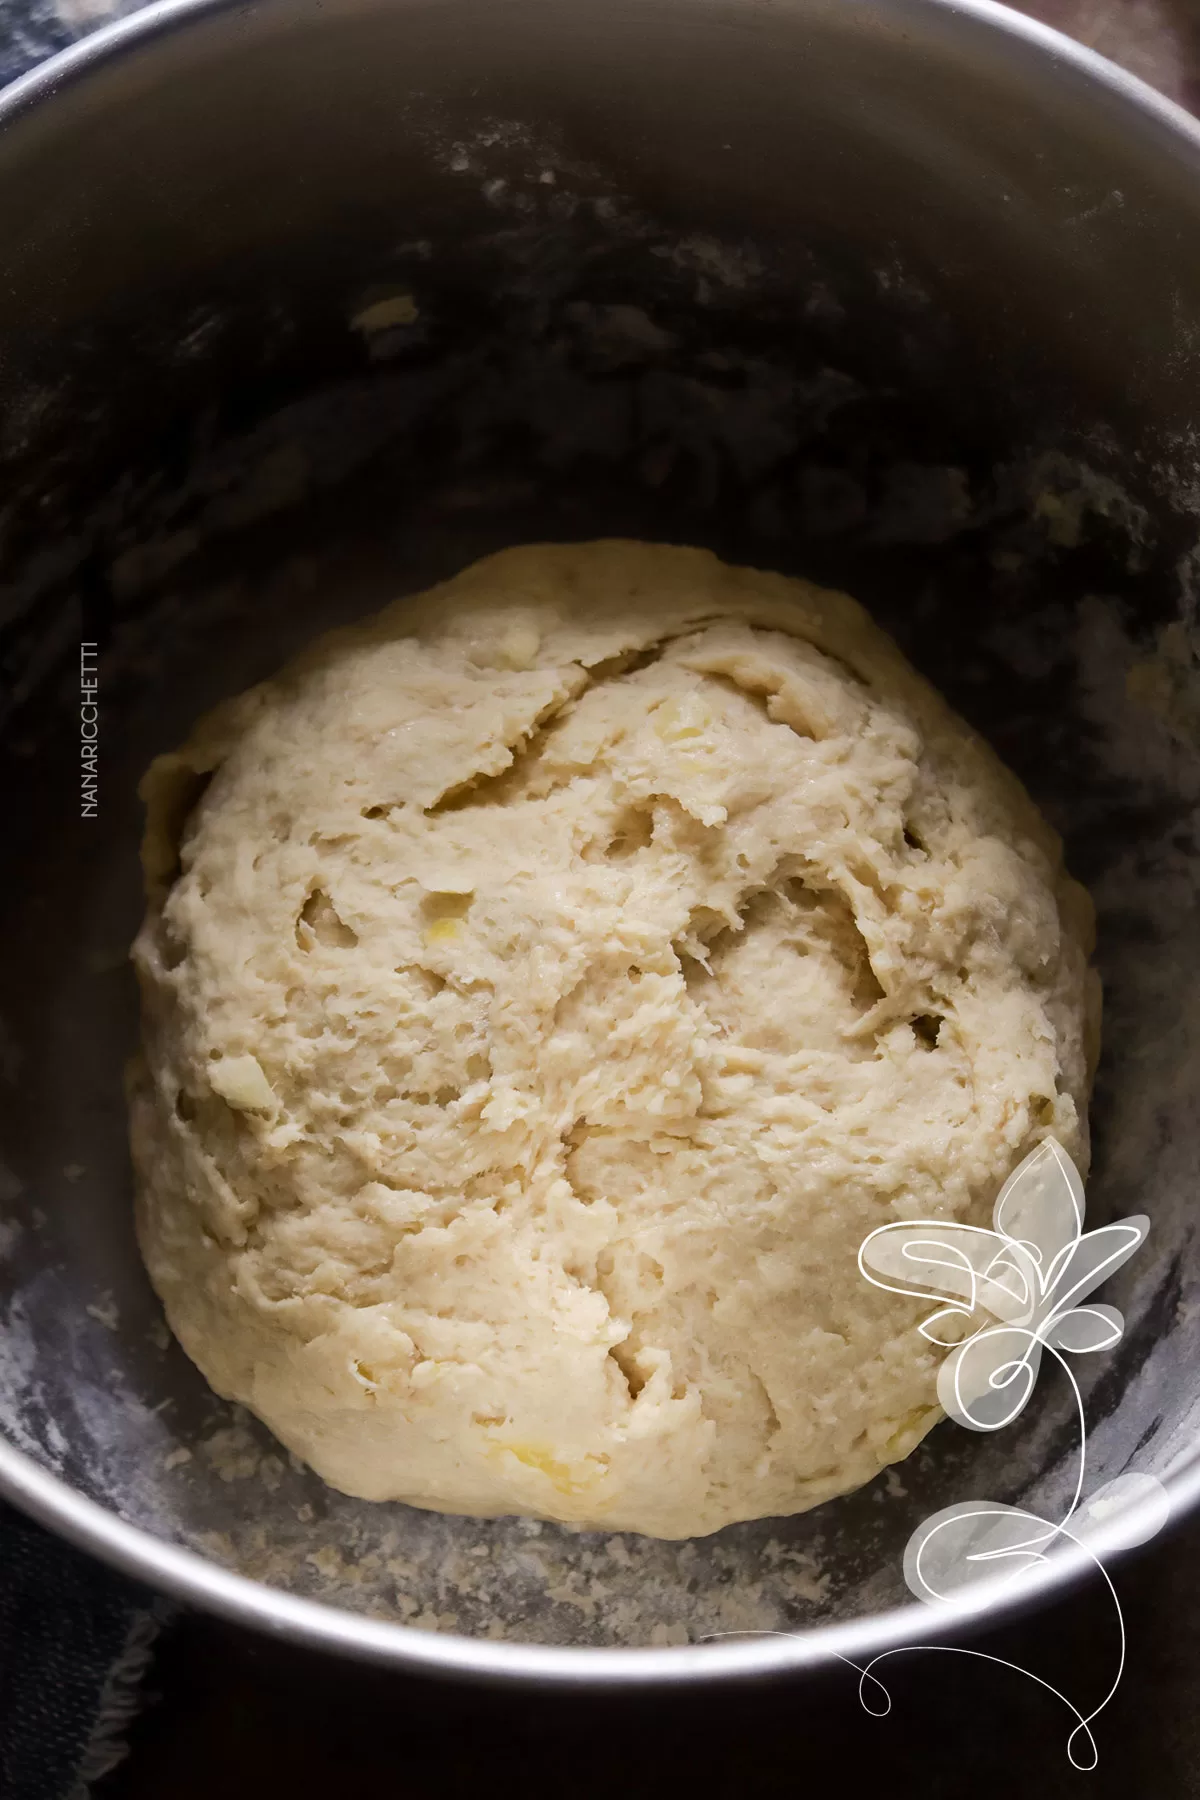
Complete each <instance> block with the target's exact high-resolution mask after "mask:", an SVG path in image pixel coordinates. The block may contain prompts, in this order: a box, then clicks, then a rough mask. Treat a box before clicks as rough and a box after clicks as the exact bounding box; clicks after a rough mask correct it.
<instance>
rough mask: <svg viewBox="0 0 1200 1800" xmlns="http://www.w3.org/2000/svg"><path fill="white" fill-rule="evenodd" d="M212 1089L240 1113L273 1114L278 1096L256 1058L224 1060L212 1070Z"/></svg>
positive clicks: (238, 1057)
mask: <svg viewBox="0 0 1200 1800" xmlns="http://www.w3.org/2000/svg"><path fill="white" fill-rule="evenodd" d="M208 1079H209V1081H210V1082H211V1083H212V1086H213V1089H214V1091H215V1092H216V1093H218V1094H220V1096H221V1098H222V1099H223V1100H228V1102H229V1104H230V1106H236V1107H237V1108H238V1110H239V1111H240V1112H272V1111H274V1108H275V1092H274V1089H273V1088H272V1086H271V1084H270V1082H269V1081H268V1080H267V1078H266V1076H265V1075H264V1074H263V1072H262V1068H261V1065H260V1064H259V1061H258V1058H257V1057H255V1056H223V1057H221V1058H220V1059H219V1061H217V1062H214V1063H213V1064H212V1065H211V1067H210V1068H209V1072H208Z"/></svg>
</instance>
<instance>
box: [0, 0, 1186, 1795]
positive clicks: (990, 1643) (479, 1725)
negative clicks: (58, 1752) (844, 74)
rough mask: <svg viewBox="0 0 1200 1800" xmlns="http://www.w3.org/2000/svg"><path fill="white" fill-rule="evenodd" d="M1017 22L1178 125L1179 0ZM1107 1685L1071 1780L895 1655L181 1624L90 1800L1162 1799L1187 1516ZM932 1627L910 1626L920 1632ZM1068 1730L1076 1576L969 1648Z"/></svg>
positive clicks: (1084, 5) (1038, 3)
mask: <svg viewBox="0 0 1200 1800" xmlns="http://www.w3.org/2000/svg"><path fill="white" fill-rule="evenodd" d="M127 10H131V8H130V7H129V5H128V4H122V3H121V0H117V4H115V5H114V4H113V3H112V0H27V3H26V4H18V5H7V6H3V7H2V8H0V79H3V78H6V77H8V76H11V75H13V74H16V73H18V72H19V71H20V69H21V68H22V67H25V66H27V65H28V64H29V63H30V62H33V61H37V60H39V59H40V57H41V56H44V55H47V54H49V53H50V52H52V51H53V50H55V49H57V48H60V47H61V46H62V45H63V44H65V43H67V42H69V41H71V39H72V38H74V37H76V36H78V35H80V34H81V33H82V32H84V31H86V30H87V29H89V28H90V27H91V26H93V25H95V24H98V23H101V22H102V21H103V19H104V18H105V17H109V16H112V14H113V13H114V12H118V11H127ZM1027 10H1029V11H1032V12H1035V13H1037V14H1038V15H1039V16H1041V17H1043V18H1044V19H1046V20H1047V22H1049V23H1051V24H1054V25H1056V26H1058V27H1059V28H1060V29H1063V30H1066V31H1070V32H1072V33H1073V34H1074V35H1075V36H1077V37H1078V38H1080V39H1081V40H1082V41H1084V42H1086V43H1089V44H1091V45H1092V46H1093V47H1095V48H1096V49H1098V50H1101V51H1102V52H1104V53H1105V54H1107V55H1109V56H1111V57H1113V58H1114V59H1115V60H1117V61H1119V62H1122V63H1124V64H1125V65H1126V66H1127V67H1130V68H1131V69H1133V70H1134V72H1135V73H1137V74H1139V75H1141V76H1142V77H1143V78H1145V79H1147V80H1150V81H1152V82H1154V83H1155V84H1156V85H1157V86H1158V87H1160V88H1161V89H1162V90H1163V91H1164V92H1165V93H1167V94H1169V95H1170V97H1171V98H1173V99H1175V100H1178V101H1181V102H1182V103H1184V104H1186V105H1191V106H1192V107H1193V108H1196V109H1197V110H1200V0H1035V3H1032V4H1030V5H1029V6H1028V7H1027ZM1115 1585H1116V1589H1117V1593H1118V1596H1119V1598H1120V1601H1121V1604H1122V1607H1123V1610H1124V1614H1125V1623H1126V1629H1127V1633H1128V1666H1127V1670H1126V1674H1125V1678H1124V1680H1123V1682H1122V1683H1121V1686H1120V1687H1119V1689H1118V1691H1117V1694H1116V1696H1115V1697H1114V1699H1113V1700H1112V1702H1111V1703H1110V1704H1109V1705H1108V1706H1107V1707H1106V1708H1105V1710H1104V1711H1103V1712H1102V1713H1101V1714H1100V1716H1099V1718H1098V1719H1097V1720H1096V1723H1095V1735H1096V1741H1097V1745H1098V1748H1099V1765H1098V1768H1097V1769H1096V1770H1095V1771H1094V1772H1090V1773H1084V1772H1081V1771H1079V1770H1076V1769H1074V1768H1072V1767H1071V1765H1070V1762H1069V1760H1068V1755H1067V1740H1068V1737H1069V1734H1070V1732H1071V1729H1072V1727H1073V1725H1074V1723H1075V1720H1074V1718H1073V1716H1072V1715H1071V1713H1070V1712H1069V1710H1068V1708H1067V1706H1066V1705H1065V1704H1064V1703H1063V1701H1062V1699H1060V1698H1057V1697H1056V1696H1055V1695H1054V1694H1053V1693H1051V1692H1050V1691H1049V1690H1048V1688H1046V1687H1043V1686H1041V1685H1039V1683H1038V1681H1036V1680H1033V1679H1031V1678H1030V1675H1028V1674H1024V1675H1023V1674H1020V1673H1018V1672H1016V1671H1015V1670H1012V1669H1008V1668H1003V1667H998V1666H996V1665H995V1664H993V1663H988V1662H986V1661H982V1660H980V1658H979V1656H978V1655H976V1656H962V1655H952V1654H944V1653H925V1654H922V1653H918V1652H910V1653H905V1654H901V1655H898V1656H895V1657H893V1658H891V1659H890V1660H889V1661H888V1662H887V1663H886V1664H884V1665H883V1666H882V1667H880V1668H879V1670H878V1673H879V1674H880V1675H881V1676H882V1677H883V1678H884V1679H885V1680H886V1682H887V1685H888V1687H889V1689H890V1692H891V1695H892V1702H893V1704H892V1710H891V1714H890V1716H888V1717H885V1718H875V1717H871V1716H869V1715H868V1714H867V1713H866V1712H865V1711H864V1710H863V1708H862V1706H861V1704H860V1702H859V1698H858V1682H857V1677H856V1675H855V1674H854V1672H853V1671H852V1670H850V1669H849V1668H845V1667H840V1666H837V1665H834V1666H833V1667H832V1668H831V1669H830V1670H829V1671H828V1672H823V1673H821V1674H819V1675H814V1676H808V1677H805V1678H804V1679H793V1680H790V1681H787V1682H776V1683H773V1684H771V1685H770V1686H764V1687H758V1688H754V1689H750V1688H746V1687H723V1688H712V1687H708V1688H705V1689H702V1690H700V1691H699V1692H698V1693H695V1692H694V1693H691V1694H688V1695H682V1694H681V1695H674V1696H673V1695H671V1694H669V1693H665V1692H657V1693H651V1694H648V1695H643V1696H638V1697H634V1696H619V1697H612V1696H608V1697H602V1696H587V1695H572V1696H565V1695H562V1694H554V1693H543V1694H532V1693H528V1692H516V1691H509V1690H504V1689H482V1688H472V1687H466V1686H461V1685H453V1684H448V1683H445V1682H443V1683H437V1684H435V1683H431V1682H428V1681H424V1680H422V1681H418V1680H415V1679H411V1678H407V1677H403V1676H399V1675H396V1674H394V1673H388V1672H384V1671H381V1670H378V1669H373V1668H370V1667H368V1666H357V1665H354V1664H349V1663H344V1662H336V1661H333V1660H331V1659H328V1658H325V1657H319V1656H316V1655H314V1654H312V1653H310V1652H304V1651H298V1650H293V1649H290V1648H286V1647H283V1646H280V1645H278V1644H275V1643H272V1642H270V1641H268V1640H266V1639H263V1638H259V1637H257V1636H254V1635H252V1634H250V1633H248V1632H245V1631H242V1630H239V1629H235V1628H233V1627H230V1626H226V1625H224V1624H221V1623H220V1622H218V1621H215V1620H210V1619H205V1618H202V1617H199V1616H196V1615H193V1614H185V1615H183V1616H182V1617H181V1618H180V1619H179V1620H178V1621H177V1622H176V1624H175V1625H174V1626H173V1627H172V1628H171V1629H170V1631H169V1632H168V1634H167V1635H166V1636H165V1638H164V1639H163V1641H162V1644H161V1648H160V1651H159V1655H158V1658H157V1661H156V1664H155V1666H154V1669H153V1671H152V1673H151V1675H150V1677H149V1682H148V1690H149V1692H148V1700H149V1704H148V1705H147V1707H146V1708H145V1710H144V1711H143V1713H142V1715H141V1718H140V1719H139V1720H138V1722H137V1724H136V1725H135V1727H134V1730H133V1733H132V1738H131V1751H130V1755H129V1757H128V1759H127V1760H126V1761H125V1763H124V1764H123V1765H122V1766H121V1767H120V1768H119V1769H117V1770H116V1771H115V1772H114V1773H113V1774H112V1775H110V1776H108V1777H107V1778H106V1779H105V1780H104V1781H103V1782H101V1783H100V1784H99V1785H98V1786H97V1788H96V1789H95V1790H94V1797H95V1800H200V1797H201V1796H203V1797H204V1800H211V1797H213V1796H217V1797H219V1800H241V1797H242V1796H246V1797H247V1800H249V1797H250V1796H254V1800H275V1796H282V1795H286V1796H288V1800H308V1797H310V1796H311V1797H313V1800H316V1796H321V1797H322V1800H327V1797H329V1796H337V1797H338V1800H345V1797H357V1796H359V1795H363V1796H368V1795H369V1796H372V1797H375V1796H379V1797H381V1800H383V1797H389V1796H408V1795H413V1796H418V1795H419V1796H442V1795H446V1796H458V1795H464V1796H465V1795H471V1796H475V1795H477V1794H478V1795H485V1794H492V1793H496V1794H504V1793H507V1792H511V1791H514V1790H515V1789H516V1788H517V1787H518V1785H519V1787H520V1788H521V1789H523V1790H525V1791H527V1792H529V1793H530V1794H533V1795H538V1796H540V1795H555V1796H566V1797H569V1800H575V1797H577V1796H578V1797H580V1800H588V1797H590V1796H593V1795H596V1796H599V1795H605V1796H608V1795H612V1794H621V1795H628V1796H640V1795H651V1794H653V1795H657V1794H660V1793H666V1794H675V1793H681V1794H684V1793H689V1792H690V1793H697V1794H702V1795H705V1796H708V1795H713V1796H730V1800H734V1797H736V1796H743V1795H757V1794H774V1793H776V1792H780V1793H782V1792H788V1791H798V1792H805V1791H809V1792H811V1791H812V1790H813V1789H814V1788H821V1789H832V1790H834V1791H836V1792H837V1793H839V1794H841V1793H846V1794H855V1793H878V1794H881V1795H883V1794H886V1795H888V1796H899V1797H901V1800H906V1797H907V1796H910V1795H911V1796H917V1795H920V1796H922V1797H923V1800H960V1797H965V1796H968V1795H970V1796H971V1797H972V1800H989V1797H990V1796H992V1795H996V1796H1000V1795H1004V1796H1006V1797H1008V1796H1028V1797H1031V1800H1058V1796H1060V1795H1061V1796H1075V1795H1084V1794H1087V1795H1089V1796H1095V1797H1097V1800H1109V1797H1110V1796H1112V1797H1114V1800H1115V1797H1116V1796H1120V1797H1121V1800H1184V1797H1190V1796H1192V1795H1200V1519H1192V1520H1188V1521H1184V1522H1183V1523H1182V1524H1179V1525H1177V1526H1175V1527H1174V1528H1173V1529H1172V1530H1171V1531H1169V1532H1168V1533H1167V1534H1166V1535H1165V1536H1164V1537H1163V1538H1162V1539H1160V1540H1159V1541H1157V1542H1156V1543H1155V1544H1153V1545H1151V1546H1150V1547H1148V1548H1147V1549H1145V1550H1143V1551H1141V1552H1140V1553H1138V1555H1137V1556H1136V1557H1134V1558H1131V1559H1129V1560H1128V1561H1126V1562H1125V1563H1124V1564H1122V1565H1121V1566H1120V1568H1118V1569H1117V1570H1116V1572H1115ZM933 1626H934V1620H933V1618H932V1617H931V1629H932V1628H933ZM970 1647H971V1649H972V1650H974V1651H976V1652H980V1653H983V1654H984V1655H987V1656H991V1657H999V1658H1004V1659H1006V1660H1008V1661H1011V1662H1013V1663H1017V1664H1019V1665H1021V1666H1022V1667H1023V1668H1025V1669H1026V1670H1028V1671H1031V1672H1032V1673H1033V1674H1034V1675H1036V1676H1037V1677H1039V1678H1040V1680H1041V1681H1042V1682H1046V1683H1049V1684H1051V1686H1052V1687H1055V1688H1058V1689H1060V1690H1061V1692H1062V1693H1063V1694H1064V1695H1066V1696H1067V1697H1068V1698H1069V1699H1070V1700H1071V1701H1072V1702H1073V1703H1074V1704H1075V1705H1077V1706H1078V1707H1079V1708H1080V1710H1081V1711H1083V1712H1085V1713H1086V1712H1088V1711H1089V1710H1090V1709H1091V1708H1092V1707H1093V1706H1095V1705H1096V1704H1098V1702H1099V1701H1100V1700H1101V1699H1102V1698H1103V1696H1104V1694H1105V1693H1106V1692H1107V1690H1108V1689H1109V1687H1110V1686H1111V1683H1112V1681H1113V1678H1114V1676H1115V1674H1116V1670H1117V1666H1118V1659H1119V1655H1120V1641H1119V1633H1118V1626H1117V1620H1116V1616H1115V1613H1114V1610H1113V1606H1112V1602H1111V1598H1110V1596H1109V1595H1108V1593H1107V1592H1106V1590H1105V1588H1104V1586H1103V1583H1102V1581H1101V1580H1100V1579H1099V1578H1097V1579H1096V1581H1095V1582H1093V1583H1092V1584H1091V1585H1090V1586H1089V1587H1088V1588H1087V1589H1086V1590H1084V1591H1081V1592H1080V1593H1078V1594H1076V1595H1074V1596H1072V1597H1071V1598H1069V1599H1068V1600H1065V1601H1063V1602H1061V1603H1059V1604H1057V1605H1056V1606H1054V1607H1052V1608H1048V1609H1044V1610H1042V1611H1041V1612H1039V1613H1037V1614H1035V1615H1033V1616H1031V1617H1029V1618H1026V1619H1024V1620H1022V1621H1019V1622H1018V1623H1016V1624H1014V1625H1012V1626H1009V1627H1007V1628H1006V1629H1004V1630H1003V1631H1001V1632H993V1633H990V1634H989V1635H988V1636H986V1637H980V1638H976V1639H973V1640H971V1646H970Z"/></svg>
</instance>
